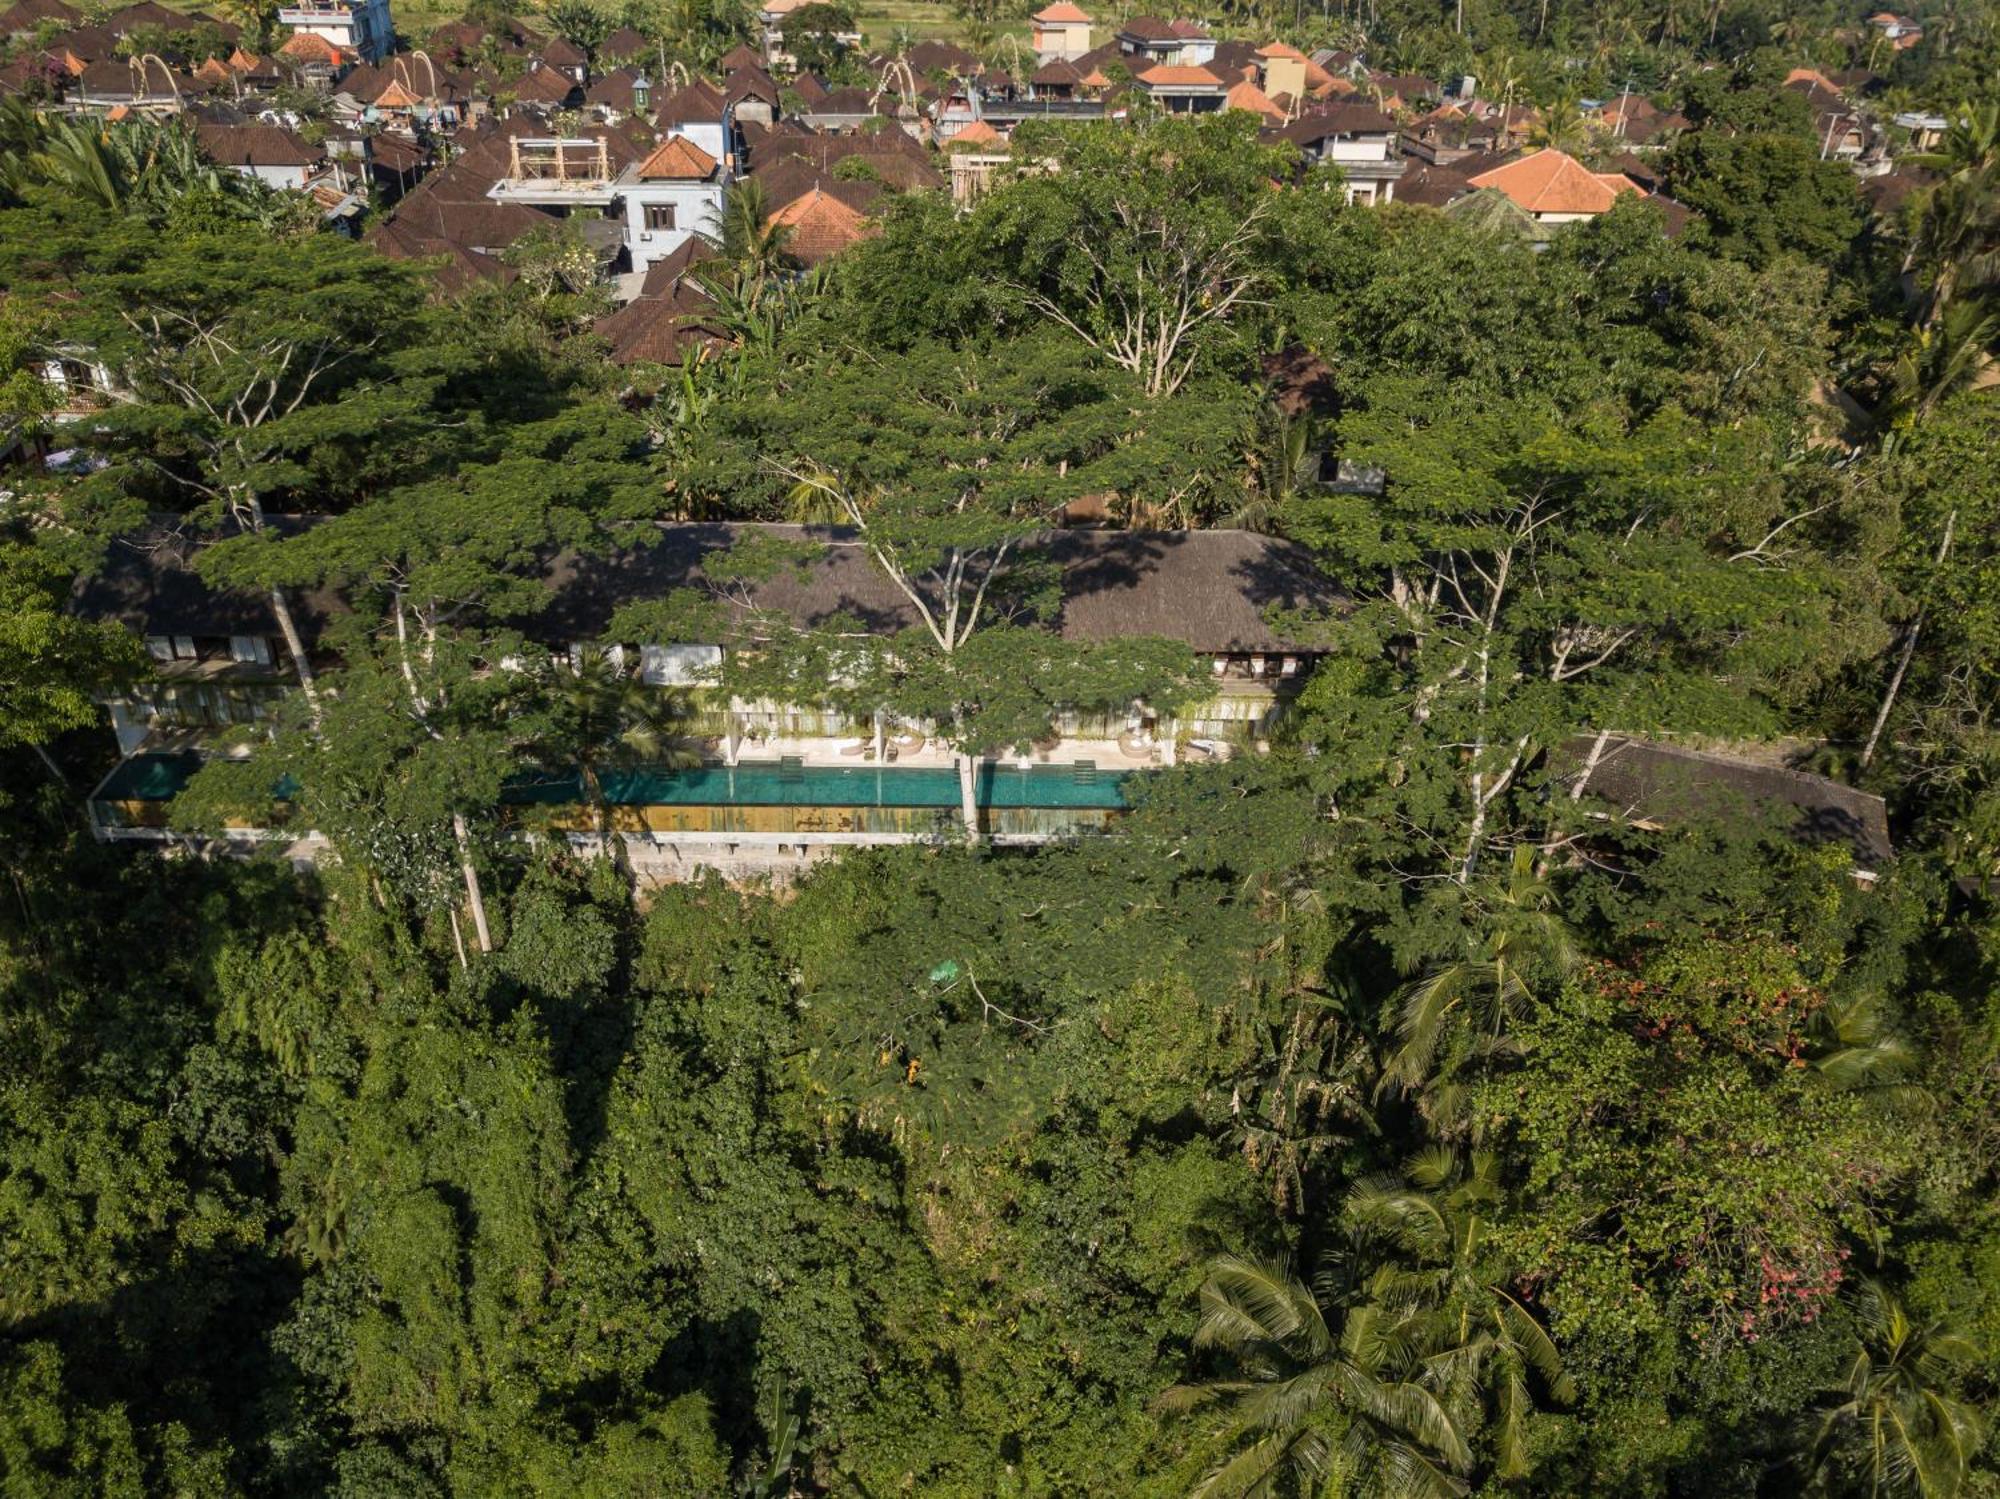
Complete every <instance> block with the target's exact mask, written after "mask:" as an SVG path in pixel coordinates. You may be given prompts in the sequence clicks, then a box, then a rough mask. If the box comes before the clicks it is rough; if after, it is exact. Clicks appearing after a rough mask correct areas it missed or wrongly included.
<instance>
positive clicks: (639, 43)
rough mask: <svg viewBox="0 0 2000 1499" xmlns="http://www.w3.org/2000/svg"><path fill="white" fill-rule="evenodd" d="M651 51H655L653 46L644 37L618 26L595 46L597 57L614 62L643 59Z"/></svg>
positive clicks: (628, 27)
mask: <svg viewBox="0 0 2000 1499" xmlns="http://www.w3.org/2000/svg"><path fill="white" fill-rule="evenodd" d="M653 50H655V49H654V47H653V44H652V43H651V42H649V41H648V40H646V37H645V35H644V34H643V33H641V32H638V31H634V30H633V29H632V28H631V27H630V26H620V27H619V28H618V29H617V30H616V31H614V32H612V33H611V35H609V36H607V37H606V38H605V39H604V40H603V41H601V42H599V43H598V44H597V55H598V56H599V57H601V58H611V59H612V60H614V61H617V60H620V59H628V58H636V57H644V56H645V55H646V54H647V53H649V52H652V51H653Z"/></svg>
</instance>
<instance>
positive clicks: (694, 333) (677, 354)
mask: <svg viewBox="0 0 2000 1499" xmlns="http://www.w3.org/2000/svg"><path fill="white" fill-rule="evenodd" d="M591 331H592V332H594V333H596V334H597V335H598V337H600V338H602V339H604V340H605V341H606V342H607V343H609V344H610V345H611V348H610V358H611V362H612V363H613V364H620V365H629V364H638V363H640V362H642V361H643V362H645V363H648V364H668V365H677V364H683V363H685V362H686V361H687V360H689V359H690V358H699V357H700V356H701V354H702V353H703V352H704V351H705V350H708V349H711V348H714V347H715V346H717V345H719V344H722V343H725V342H727V339H728V333H727V331H726V330H725V329H724V328H723V326H722V324H721V323H720V322H719V321H718V320H717V319H716V316H715V310H714V308H713V307H712V306H710V305H709V302H708V299H707V298H706V297H704V296H702V295H701V294H700V293H698V292H694V291H691V290H690V289H688V288H685V287H683V288H679V289H677V290H676V292H675V293H674V294H673V295H670V296H663V297H648V296H641V297H639V298H638V299H637V300H635V301H632V302H628V303H626V304H625V305H624V306H623V307H621V308H619V309H618V310H617V311H616V312H614V313H611V314H610V315H608V316H606V317H601V318H599V319H598V320H597V322H596V324H595V325H594V326H593V328H592V330H591Z"/></svg>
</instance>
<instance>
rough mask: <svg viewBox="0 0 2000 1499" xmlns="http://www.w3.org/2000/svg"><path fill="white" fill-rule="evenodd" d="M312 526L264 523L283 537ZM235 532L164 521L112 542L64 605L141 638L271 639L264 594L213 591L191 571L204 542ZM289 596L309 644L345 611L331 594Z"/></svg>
mask: <svg viewBox="0 0 2000 1499" xmlns="http://www.w3.org/2000/svg"><path fill="white" fill-rule="evenodd" d="M312 523H313V522H312V521H311V520H308V519H304V518H301V517H294V516H272V517H270V518H269V519H268V520H267V522H266V525H267V526H268V528H269V530H270V531H272V532H273V533H276V534H278V535H285V534H289V533H292V532H296V531H298V530H300V529H303V528H304V527H306V526H309V525H311V524H312ZM236 534H238V533H237V531H236V530H235V528H233V527H230V528H225V529H223V530H220V531H211V532H200V531H198V530H197V529H196V528H195V527H193V526H191V525H186V524H183V523H181V522H180V521H178V520H176V519H175V518H173V517H163V518H161V519H159V520H157V521H155V522H154V524H153V525H151V526H149V527H148V528H147V529H146V530H144V531H141V532H138V533H136V534H134V535H131V536H121V537H119V538H118V539H117V540H115V541H113V542H112V543H111V545H110V547H109V548H108V549H107V550H106V552H105V555H104V559H103V561H102V563H101V564H100V565H99V567H98V569H97V571H96V572H94V573H90V574H87V575H85V576H82V577H79V578H78V579H77V582H76V584H75V586H74V587H73V588H72V590H71V594H70V606H71V608H72V609H73V610H74V611H75V612H76V613H78V614H81V615H83V616H85V617H86V618H89V619H108V620H117V621H118V622H119V623H120V624H123V625H128V626H130V627H131V628H132V629H134V630H136V631H138V632H139V633H140V634H142V635H206V636H219V635H272V634H275V633H276V631H277V626H276V625H275V623H274V622H273V621H272V618H271V600H270V597H269V595H268V594H265V593H261V592H258V591H256V590H254V589H241V590H233V589H215V588H211V587H209V585H208V584H206V583H205V582H203V581H202V579H201V577H200V575H199V574H198V573H196V572H195V570H194V559H195V557H196V556H197V555H198V554H199V553H200V552H201V550H202V549H203V547H204V546H205V545H206V544H207V543H209V542H213V541H219V540H222V539H224V538H226V537H228V536H232V535H236ZM289 598H290V603H291V606H292V612H293V614H294V615H295V616H296V617H297V619H298V624H299V630H300V633H301V634H303V635H304V636H305V637H306V639H307V640H309V641H310V640H316V639H317V638H318V636H319V633H320V631H321V630H322V629H324V628H325V626H326V623H327V621H328V619H329V618H331V617H332V616H333V615H335V614H339V613H345V612H346V608H347V606H346V604H345V603H343V602H342V601H341V599H340V598H339V596H338V595H337V594H336V593H335V592H334V591H333V590H332V589H330V588H329V589H315V590H313V591H311V592H307V593H301V592H300V591H298V590H296V589H295V590H293V591H292V592H291V594H290V596H289Z"/></svg>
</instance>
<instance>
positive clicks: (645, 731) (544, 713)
mask: <svg viewBox="0 0 2000 1499" xmlns="http://www.w3.org/2000/svg"><path fill="white" fill-rule="evenodd" d="M537 713H538V720H539V721H538V722H537V724H536V731H535V733H534V735H533V737H532V742H531V746H530V749H531V753H532V754H533V755H534V758H535V759H536V760H537V761H539V762H540V763H541V764H542V765H544V766H546V767H547V768H548V769H550V770H554V771H567V770H575V771H576V773H577V779H578V781H579V782H580V783H581V785H582V789H583V798H584V801H585V803H586V804H587V805H588V806H589V807H590V809H591V812H592V815H593V819H594V822H595V825H596V829H597V833H598V836H599V837H600V838H601V837H604V836H605V835H606V834H608V833H609V832H610V830H611V808H610V804H609V802H608V801H607V800H606V798H605V795H604V772H605V771H607V770H611V769H614V768H617V767H621V766H636V765H649V766H661V767H665V768H670V769H684V768H687V767H690V766H694V765H699V764H700V763H701V752H700V750H699V748H698V747H697V746H696V744H695V743H694V741H692V740H691V739H689V738H687V737H685V736H684V735H683V734H682V733H681V732H680V730H681V728H682V726H683V725H684V724H685V723H686V721H687V718H688V715H689V706H688V703H687V701H686V699H685V698H683V697H681V696H680V695H678V694H676V693H672V692H669V691H666V690H665V689H663V688H659V687H653V686H650V685H648V684H647V683H646V682H645V680H644V679H643V678H642V677H641V675H640V668H639V665H638V663H636V662H634V663H632V664H629V665H628V664H627V663H626V662H625V661H624V659H623V658H622V655H621V654H620V653H618V652H614V651H609V650H606V649H605V648H604V647H602V646H597V645H587V646H583V647H581V648H579V649H578V650H577V651H576V652H575V654H574V655H573V656H572V657H571V658H570V659H569V660H568V661H560V660H559V661H557V662H556V663H555V665H554V667H553V669H552V671H551V672H550V674H549V677H548V679H547V681H546V682H545V683H544V684H543V691H542V694H541V701H540V702H539V703H538V704H537Z"/></svg>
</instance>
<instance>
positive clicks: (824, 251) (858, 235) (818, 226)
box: [768, 188, 868, 265]
mask: <svg viewBox="0 0 2000 1499" xmlns="http://www.w3.org/2000/svg"><path fill="white" fill-rule="evenodd" d="M768 222H769V223H770V224H772V225H776V226H781V227H783V228H785V229H788V230H790V231H791V233H790V234H789V235H787V236H786V238H785V253H786V254H787V255H789V256H790V257H791V258H792V259H794V260H796V261H798V262H800V263H801V264H802V265H818V264H819V263H820V262H821V261H823V260H829V259H831V258H832V257H833V256H835V255H838V254H839V253H840V252H841V251H842V250H845V249H847V248H848V246H850V245H853V244H856V243H858V242H859V241H861V240H862V239H864V238H865V237H866V236H867V234H868V224H867V221H866V220H865V219H864V218H863V217H862V216H861V215H860V214H859V213H857V212H855V210H854V209H852V208H850V207H848V206H847V204H845V203H843V202H841V201H840V199H839V198H837V197H835V196H834V195H833V194H831V193H829V192H826V191H824V190H823V189H820V188H814V189H813V190H812V191H811V192H809V193H807V194H805V195H804V196H803V197H799V198H794V199H793V200H792V201H791V202H789V203H787V204H786V205H785V206H784V207H783V208H780V209H779V210H778V211H777V212H776V213H774V214H772V215H771V217H770V219H769V220H768Z"/></svg>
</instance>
